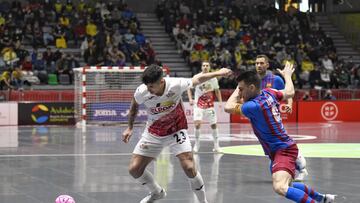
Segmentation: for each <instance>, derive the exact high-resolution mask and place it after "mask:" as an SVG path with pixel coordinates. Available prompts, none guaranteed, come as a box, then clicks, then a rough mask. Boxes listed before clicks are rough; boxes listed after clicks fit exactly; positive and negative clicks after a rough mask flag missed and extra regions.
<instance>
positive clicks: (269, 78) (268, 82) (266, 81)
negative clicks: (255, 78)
mask: <svg viewBox="0 0 360 203" xmlns="http://www.w3.org/2000/svg"><path fill="white" fill-rule="evenodd" d="M265 88H273V89H277V90H282V89H284V88H285V83H284V81H283V79H282V78H281V77H280V76H278V75H274V74H272V73H268V74H267V75H265V77H263V78H262V79H261V89H265Z"/></svg>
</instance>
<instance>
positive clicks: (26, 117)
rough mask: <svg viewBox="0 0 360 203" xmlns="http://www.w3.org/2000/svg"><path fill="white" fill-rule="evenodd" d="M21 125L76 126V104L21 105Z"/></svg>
mask: <svg viewBox="0 0 360 203" xmlns="http://www.w3.org/2000/svg"><path fill="white" fill-rule="evenodd" d="M18 118H19V122H18V124H19V125H74V124H75V111H74V103H71V102H64V103H46V102H42V103H37V102H35V103H19V104H18Z"/></svg>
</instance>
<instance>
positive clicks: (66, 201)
mask: <svg viewBox="0 0 360 203" xmlns="http://www.w3.org/2000/svg"><path fill="white" fill-rule="evenodd" d="M55 203H75V200H74V198H72V197H71V196H69V195H60V196H59V197H57V198H56V200H55Z"/></svg>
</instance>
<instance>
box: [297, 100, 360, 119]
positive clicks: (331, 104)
mask: <svg viewBox="0 0 360 203" xmlns="http://www.w3.org/2000/svg"><path fill="white" fill-rule="evenodd" d="M359 106H360V100H349V101H311V102H298V119H297V121H298V122H300V123H302V122H327V121H343V122H359V121H360V108H359Z"/></svg>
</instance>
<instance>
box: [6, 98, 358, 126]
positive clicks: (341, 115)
mask: <svg viewBox="0 0 360 203" xmlns="http://www.w3.org/2000/svg"><path fill="white" fill-rule="evenodd" d="M117 104H118V106H117V107H114V106H113V107H111V108H109V105H108V104H106V105H103V106H97V107H96V108H95V109H96V110H95V111H94V112H93V113H94V114H93V115H89V116H91V117H92V118H93V119H95V120H96V119H99V120H102V119H104V118H105V117H107V116H113V114H115V113H116V114H117V115H118V116H119V115H120V118H118V119H117V120H116V121H125V122H126V121H127V119H128V118H127V117H128V108H129V105H130V103H128V102H125V103H122V104H121V105H120V103H117ZM293 105H294V107H293V113H292V114H287V113H285V112H284V104H281V107H280V108H281V117H282V119H283V121H284V122H299V123H304V122H360V108H358V106H360V100H349V101H299V102H294V104H293ZM184 107H185V109H184V110H185V114H186V117H187V119H188V123H193V107H192V106H190V104H189V103H188V102H184ZM223 107H224V103H223V104H222V105H219V103H218V102H216V103H215V109H216V112H217V118H218V122H219V123H230V122H231V123H248V122H249V121H248V119H247V118H245V117H243V116H238V115H231V116H229V114H227V113H225V112H224V110H223ZM114 112H115V113H114ZM138 116H139V117H138V121H145V120H146V116H147V112H146V111H145V109H143V108H140V111H139V115H138ZM74 124H75V117H74V103H72V102H63V103H61V102H59V103H49V102H42V103H40V102H34V103H16V102H8V103H0V126H12V125H13V126H16V125H74Z"/></svg>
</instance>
